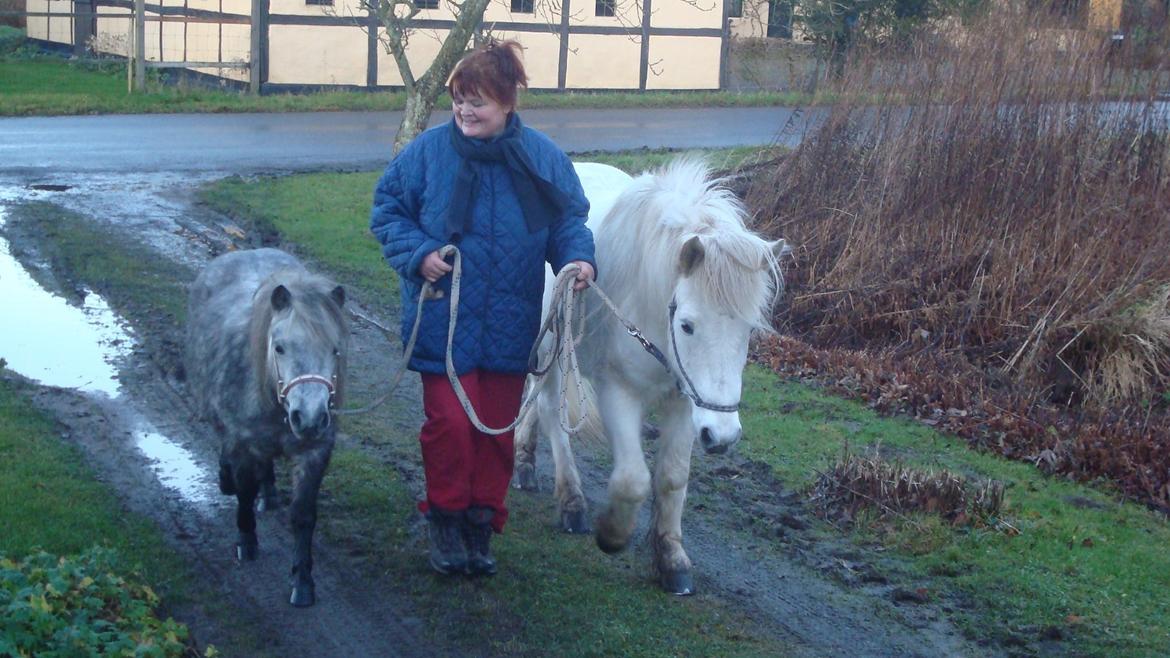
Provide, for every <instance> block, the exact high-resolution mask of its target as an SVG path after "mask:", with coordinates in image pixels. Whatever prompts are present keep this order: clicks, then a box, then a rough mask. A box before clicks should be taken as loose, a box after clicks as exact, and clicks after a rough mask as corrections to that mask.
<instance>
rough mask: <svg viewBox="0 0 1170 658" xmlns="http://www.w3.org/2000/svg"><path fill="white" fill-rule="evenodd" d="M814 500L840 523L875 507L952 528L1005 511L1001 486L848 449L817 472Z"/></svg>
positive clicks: (996, 483)
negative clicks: (924, 516)
mask: <svg viewBox="0 0 1170 658" xmlns="http://www.w3.org/2000/svg"><path fill="white" fill-rule="evenodd" d="M811 497H812V500H813V501H814V502H815V503H816V504H817V506H818V507H819V508H820V509H821V510H822V511H823V512H824V513H826V514H828V515H830V516H834V517H837V518H842V519H844V520H851V519H854V518H856V517H857V514H858V512H859V511H860V510H861V509H863V508H865V509H873V510H876V511H877V512H878V514H879V515H882V516H891V515H893V516H899V517H903V518H905V517H906V515H907V514H909V513H914V512H925V513H928V514H937V515H938V516H940V517H942V518H943V519H945V520H947V521H949V522H950V523H953V524H955V525H960V524H966V523H971V522H977V523H983V522H987V521H988V520H990V519H993V518H994V517H995V516H996V515H998V514H999V513H1000V510H1001V508H1002V507H1003V483H1001V482H995V481H991V480H988V481H984V482H971V481H969V480H967V479H966V478H964V477H961V476H959V475H957V474H955V473H952V472H950V471H948V470H945V469H943V470H939V471H934V470H929V469H920V468H912V467H910V466H907V465H905V464H902V463H900V462H896V461H895V462H890V461H886V460H885V459H882V458H881V457H880V456H879V455H877V454H874V455H871V456H868V457H862V456H858V455H855V454H852V453H850V452H848V451H846V452H845V453H844V454H843V455H842V456H841V457H840V458H839V459H838V460H837V461H836V462H834V463H833V464H832V465H830V467H829V468H828V469H827V470H826V471H825V472H823V473H821V474H820V475H819V476H818V478H817V480H816V482H815V483H814V484H813V487H812V496H811Z"/></svg>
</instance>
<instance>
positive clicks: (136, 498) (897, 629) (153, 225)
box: [0, 177, 999, 656]
mask: <svg viewBox="0 0 1170 658" xmlns="http://www.w3.org/2000/svg"><path fill="white" fill-rule="evenodd" d="M6 182H7V183H11V181H4V180H2V179H0V187H3V186H4V184H5V183H6ZM192 185H193V182H192V181H186V180H177V179H167V178H166V177H158V178H153V179H152V178H149V177H145V178H143V179H141V180H134V181H129V182H128V181H127V180H126V179H125V177H111V178H109V179H99V180H91V181H89V182H88V183H87V184H85V186H84V187H77V188H73V189H71V190H69V191H67V192H63V193H60V194H57V195H51V196H48V197H45V198H46V200H49V201H51V202H52V203H56V204H59V205H60V206H61V207H63V208H67V209H70V210H73V211H76V212H80V213H82V214H84V215H86V216H87V217H90V218H92V219H93V220H94V221H96V222H108V223H109V225H110V226H112V227H114V226H116V227H118V229H119V230H132V231H133V232H134V235H135V236H136V242H138V243H139V244H141V245H142V248H143V249H150V250H152V251H154V252H156V253H159V254H162V255H164V256H167V257H168V258H172V259H174V260H175V261H176V262H180V263H182V264H184V265H186V266H188V267H190V268H191V271H192V272H193V271H194V270H195V268H197V267H199V266H200V265H201V263H202V262H205V261H206V259H207V258H208V257H209V256H210V255H211V254H213V253H215V252H217V251H219V250H221V249H223V248H225V246H226V245H227V244H228V243H229V242H231V241H240V242H241V243H244V244H246V243H247V238H246V236H243V235H241V234H239V233H238V231H237V230H236V229H235V228H234V227H232V226H231V225H230V223H229V222H228V221H227V220H226V219H225V218H223V217H220V216H217V215H214V214H212V213H209V212H208V211H207V210H206V209H203V208H199V207H197V206H196V205H195V204H194V202H193V187H192ZM24 189H26V188H25V187H24V186H23V185H9V187H7V188H6V191H5V193H4V195H3V196H0V203H3V202H4V199H8V200H9V202H10V203H12V202H17V201H19V200H20V199H21V198H22V197H21V194H22V192H21V190H24ZM6 233H12V232H11V231H8V232H6ZM9 240H21V238H19V237H16V238H14V237H12V236H9ZM23 240H26V241H27V242H29V244H22V245H20V246H21V247H22V249H21V251H22V252H23V253H25V254H26V256H25V259H26V260H30V261H35V260H36V257H35V254H36V250H35V244H34V243H35V240H34V239H33V238H31V237H28V238H24V239H23ZM30 264H33V265H35V262H33V263H30ZM46 278H47V279H50V280H51V279H52V278H53V277H52V276H49V277H46ZM76 284H77V282H59V283H58V285H59V286H60V287H61V288H62V289H66V290H68V289H71V288H70V286H76ZM358 310H359V312H360V313H361V315H363V316H365V317H368V318H369V319H371V320H372V321H373V322H367V321H363V320H357V321H355V322H354V323H353V326H354V336H353V339H352V346H353V347H352V350H353V354H354V357H353V358H352V359H351V363H352V364H353V365H352V366H351V384H350V386H351V390H357V387H373V388H377V387H378V385H379V384H380V383H381V382H382V381H384V377H385V375H386V373H389V372H394V371H395V370H396V369H397V367H398V363H397V359H396V358H395V357H394V356H393V350H388V349H386V337H385V336H384V335H383V332H382V331H381V330H379V329H378V325H381V326H383V327H394V326H396V323H395V321H394V318H389V317H380V316H379V314H378V313H377V312H374V311H371V310H370V309H367V308H361V306H360V299H359V305H358ZM130 321H131V322H132V323H133V324H134V331H135V332H136V333H137V334H139V336H137V338H138V339H139V341H140V344H142V345H145V346H151V345H156V346H157V345H167V344H177V341H176V340H175V339H174V337H170V338H168V337H166V336H158V335H153V336H151V334H152V332H153V333H155V334H157V333H158V332H160V331H173V330H174V329H173V327H170V328H162V325H155V324H153V323H152V322H151V321H150V319H149V318H130ZM175 359H176V355H174V354H158V353H151V350H150V349H140V350H136V351H134V352H133V353H132V354H131V356H130V357H129V358H128V359H126V362H125V363H123V364H121V368H120V371H119V380H120V384H121V394H120V395H119V396H117V397H116V398H115V399H109V398H105V397H104V396H90V395H85V394H79V393H77V392H74V391H70V390H65V389H56V388H49V387H43V388H41V389H40V390H39V392H38V393H37V395H36V401H37V404H38V405H39V406H41V407H42V408H44V409H47V410H48V411H50V412H51V413H52V414H53V415H54V416H56V417H57V418H58V419H59V420H60V421H61V422H62V423H63V425H64V426H65V427H66V428H67V435H68V437H69V438H70V440H72V441H74V442H76V443H77V444H79V445H80V446H82V447H83V448H84V450H85V452H86V454H87V455H88V456H89V458H90V461H91V462H92V463H93V464H94V465H95V466H96V468H97V470H98V472H99V473H100V475H101V477H102V478H103V479H104V480H106V481H107V482H109V483H110V484H111V485H112V486H113V487H114V488H115V489H116V490H117V491H118V492H119V495H120V496H121V497H122V498H123V500H124V501H125V504H126V506H127V508H128V509H130V510H132V511H134V512H138V513H141V514H143V515H146V516H148V517H149V518H152V519H154V520H155V521H156V522H157V523H158V525H159V527H161V528H162V529H163V531H164V533H165V535H166V536H167V537H168V539H169V541H170V543H171V545H172V546H174V547H175V548H176V549H177V550H178V551H179V552H180V554H182V555H184V556H186V557H187V558H188V559H189V560H190V562H191V564H192V565H194V570H195V572H196V573H198V574H199V580H200V582H201V583H202V585H204V586H205V588H206V590H207V592H209V593H210V596H204V597H198V601H197V602H195V603H192V604H189V605H186V607H184V608H181V609H178V610H176V611H175V613H176V616H178V617H180V618H181V619H182V620H183V621H185V622H186V623H188V624H189V625H190V626H191V627H192V630H193V633H194V635H195V636H196V637H197V638H198V640H199V643H200V644H207V643H211V644H215V645H217V647H218V648H219V649H220V650H221V652H223V653H224V654H225V655H255V654H257V653H264V654H269V655H274V656H294V655H297V656H364V655H371V656H372V655H378V656H385V655H401V656H429V655H451V654H454V653H456V652H455V651H454V650H453V649H451V648H449V647H443V646H437V645H435V644H434V643H433V642H432V641H431V640H429V639H426V638H428V637H429V636H428V634H427V633H425V631H424V627H423V625H424V624H425V623H426V620H429V619H431V614H430V611H426V610H418V609H415V607H414V606H415V604H414V602H413V601H412V600H411V598H410V597H409V595H408V593H406V592H402V591H400V590H399V589H396V587H395V583H394V582H388V579H386V578H385V577H381V576H379V574H377V573H372V572H371V571H372V570H371V569H370V568H369V567H368V565H367V563H366V561H365V560H363V559H362V558H361V556H355V555H351V554H349V552H348V551H347V550H346V549H345V548H344V547H342V546H334V545H331V544H330V542H329V541H327V540H326V539H325V538H324V537H322V536H321V533H318V535H317V537H316V544H315V560H316V566H315V568H314V577H315V578H316V579H317V594H318V599H319V602H318V604H317V605H316V606H315V607H313V608H311V609H308V610H300V609H294V608H292V607H290V606H289V605H288V603H287V601H286V598H287V595H288V586H287V575H288V568H289V565H290V564H291V561H292V558H291V552H290V546H291V542H290V541H289V533H288V531H287V524H286V523H285V515H284V510H277V511H276V512H273V513H267V514H264V515H262V517H261V519H260V527H259V529H258V532H259V536H260V542H261V558H260V559H259V560H258V561H256V562H254V563H249V564H244V565H240V564H237V563H236V561H235V559H234V551H233V550H232V546H233V544H234V541H235V530H234V522H233V519H234V502H233V501H232V500H231V499H228V498H226V497H222V496H220V495H219V494H218V492H217V491H216V489H215V486H214V482H213V477H214V473H215V469H214V468H213V465H214V464H215V456H216V454H217V443H216V439H215V438H214V437H213V436H212V433H211V431H210V429H209V428H208V427H206V426H204V425H203V424H201V423H198V422H195V421H194V420H193V419H192V414H191V410H190V407H189V406H188V405H187V404H186V399H187V396H186V392H185V390H184V386H183V383H182V382H181V380H180V379H179V378H178V377H177V376H176V372H177V369H176V367H175V363H174V361H175ZM396 397H397V398H398V399H397V400H396V401H395V403H394V404H391V405H387V407H386V409H385V410H384V411H383V412H382V413H381V414H380V416H379V421H380V422H386V423H390V424H392V425H393V426H395V427H397V428H399V429H405V430H406V431H414V430H415V429H416V428H417V426H418V423H419V421H420V419H421V416H420V413H419V411H418V409H419V408H420V405H419V404H418V399H419V392H418V385H417V382H415V381H411V378H409V377H408V378H407V381H406V382H404V386H403V389H402V392H401V394H400V395H398V396H396ZM144 426H145V427H149V428H152V429H153V431H154V432H157V433H158V434H161V435H165V436H166V437H167V438H168V439H169V440H170V441H171V442H173V443H175V444H177V445H179V446H181V447H183V448H185V449H186V450H187V451H188V452H189V453H190V454H191V455H192V456H193V459H194V461H195V462H196V465H197V466H196V468H197V469H198V470H199V471H200V473H201V477H200V478H199V481H200V482H201V484H199V485H198V487H200V488H201V491H202V492H203V493H202V494H199V495H194V494H190V493H188V494H186V495H180V494H179V493H176V491H175V489H174V488H172V487H168V486H166V485H164V484H163V483H162V482H161V481H160V476H159V474H158V473H157V472H156V471H157V468H156V467H157V464H154V463H152V459H151V458H150V457H149V456H147V454H146V453H144V452H143V451H142V450H141V449H139V448H138V447H137V443H138V442H139V441H140V440H141V437H142V435H143V434H144V430H143V427H144ZM146 433H149V432H146ZM747 440H750V437H749V438H748V439H747ZM340 441H341V443H342V444H344V445H348V446H349V447H354V448H359V449H364V448H369V450H368V452H371V454H378V453H377V451H376V450H375V449H374V448H372V447H370V446H363V445H361V442H360V441H358V440H357V439H354V438H353V437H350V436H347V435H343V436H342V437H341V438H340ZM652 447H653V444H652V442H650V443H649V444H648V449H652ZM577 452H578V455H579V466H580V467H581V475H582V479H583V484H584V487H585V491H586V495H587V497H588V498H589V499H590V503H591V505H592V507H593V509H595V510H596V509H599V508H600V505H601V504H602V502H603V499H604V495H605V479H606V476H607V471H606V467H605V465H604V461H605V458H604V452H603V451H602V450H599V449H598V448H597V447H593V446H581V447H580V448H579V449H578V451H577ZM383 459H386V458H385V457H384V456H383ZM537 460H538V480H539V482H540V484H541V487H542V491H543V492H542V493H525V492H518V491H514V492H512V494H510V495H513V496H523V495H551V494H550V493H548V492H550V491H551V490H552V469H551V455H550V454H549V450H548V447H547V445H546V444H542V445H541V447H540V450H539V452H538V455H537ZM387 467H388V468H398V469H399V470H404V469H405V470H406V471H412V470H415V469H416V467H415V466H414V465H409V464H407V465H403V464H387ZM417 480H418V478H417V477H416V478H415V483H414V484H413V485H412V486H416V487H417V486H418V482H417ZM193 496H194V497H193ZM645 507H648V506H645ZM808 514H809V513H808V511H807V510H805V509H804V508H803V504H802V502H801V496H799V495H798V494H797V493H796V492H793V491H790V490H787V489H786V488H785V487H784V486H783V483H781V482H777V481H776V480H775V478H774V477H773V476H772V474H771V470H770V468H768V467H766V466H764V465H761V464H754V463H751V462H749V461H747V460H745V459H743V458H741V457H736V456H734V455H732V456H725V457H718V458H711V457H707V456H702V455H696V457H695V459H694V475H693V477H692V486H691V497H690V500H689V502H688V510H687V512H686V514H685V516H684V520H683V524H684V533H685V535H686V536H685V544H686V546H687V549H688V552H689V553H690V555H691V557H692V559H693V560H694V562H695V567H696V578H697V585H698V587H699V589H700V594H699V596H700V597H703V596H711V597H717V598H718V599H720V600H721V601H722V602H723V603H724V604H726V605H729V606H731V607H732V608H733V609H734V610H736V611H737V612H738V613H740V614H742V616H743V617H744V618H745V619H747V620H750V622H751V625H752V627H753V628H754V629H756V630H758V632H759V633H760V634H762V635H770V636H774V637H775V638H777V639H780V640H782V641H784V643H785V644H786V645H787V646H789V647H791V649H792V653H793V654H795V655H808V656H846V655H864V656H941V655H946V656H953V655H980V656H983V655H995V654H997V653H999V652H998V651H997V650H996V649H995V648H993V647H986V646H977V645H976V644H975V643H973V642H971V641H969V640H968V639H966V638H964V637H963V635H962V634H961V633H959V632H958V631H957V630H956V629H955V628H954V627H953V626H952V625H951V624H950V623H948V621H947V619H946V614H945V609H944V608H943V605H942V604H939V603H937V602H935V603H921V604H915V603H907V602H906V601H905V599H904V598H902V597H899V596H898V592H900V591H904V590H906V589H907V588H908V589H910V590H913V589H914V588H915V587H916V586H917V585H918V584H917V583H914V582H906V581H904V580H903V577H902V576H900V575H899V573H898V571H897V569H896V567H894V566H889V565H886V564H885V563H884V562H883V559H882V558H881V557H880V556H876V555H866V554H862V553H859V552H858V550H857V549H855V548H852V547H850V545H849V544H848V542H846V541H845V540H842V539H834V538H831V537H830V538H826V537H825V536H824V535H823V534H817V533H816V532H815V531H813V530H811V529H810V525H809V524H808V523H807V522H806V521H805V519H806V518H807V516H808ZM648 518H649V512H648V509H644V510H643V518H642V521H641V524H642V528H641V529H640V531H639V532H640V533H644V530H645V527H646V526H647V524H648ZM416 531H417V528H416ZM563 540H564V541H591V539H590V538H585V537H564V538H563ZM643 544H644V542H643ZM634 550H635V551H637V550H640V549H639V548H637V547H635V549H634ZM664 596H665V595H664ZM219 597H222V600H223V601H225V602H226V607H227V609H228V610H227V613H226V615H225V614H224V613H223V612H222V611H217V610H214V609H213V608H214V607H215V601H216V600H218V599H219ZM225 616H226V617H228V619H226V620H225ZM241 628H244V629H247V630H246V633H247V634H248V635H249V636H250V637H251V638H253V640H252V645H249V646H245V645H244V644H241V642H240V632H241V631H240V629H241ZM233 629H234V630H233Z"/></svg>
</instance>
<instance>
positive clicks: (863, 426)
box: [741, 366, 1170, 656]
mask: <svg viewBox="0 0 1170 658" xmlns="http://www.w3.org/2000/svg"><path fill="white" fill-rule="evenodd" d="M744 407H745V411H746V413H743V414H742V418H743V423H744V434H745V440H744V442H743V444H742V448H741V450H743V452H744V453H746V454H747V455H748V456H750V457H753V458H755V459H760V460H763V461H766V462H767V463H769V464H771V465H772V467H773V468H774V469H775V471H776V473H777V475H778V476H779V477H780V478H781V479H783V480H784V481H785V482H786V483H787V484H788V485H789V486H794V487H807V486H808V485H810V484H811V483H812V482H813V480H814V479H815V477H816V473H817V472H818V470H820V471H823V470H825V467H826V466H827V465H828V464H829V463H830V462H831V460H833V459H835V458H836V457H838V456H839V455H840V454H841V452H842V448H843V446H844V445H845V444H848V445H849V446H850V447H851V450H853V451H854V452H855V453H859V452H864V451H867V450H869V451H872V450H873V449H874V448H876V447H878V446H880V450H881V453H882V454H889V455H893V456H896V457H891V458H897V459H901V460H902V461H903V462H904V463H906V464H908V465H914V466H919V467H923V468H931V469H935V470H938V469H944V468H945V469H948V470H950V471H952V472H956V473H959V474H962V475H964V476H965V477H969V478H987V479H994V480H998V481H1001V482H1004V483H1006V484H1007V485H1008V488H1007V494H1006V509H1005V510H1004V514H1003V518H1004V520H1006V521H1008V522H1009V523H1010V524H1011V525H1012V526H1014V527H1015V528H1017V529H1018V530H1019V534H1013V533H1009V532H1003V531H997V530H993V529H990V528H980V527H975V528H971V527H962V528H951V527H948V526H946V525H944V524H942V523H940V522H939V521H938V519H937V518H932V517H928V516H914V517H912V518H910V519H906V520H900V521H898V520H896V521H893V522H891V521H888V520H887V521H879V520H877V519H874V518H869V519H866V520H864V521H863V522H862V523H860V524H858V528H857V530H856V533H855V537H856V539H857V540H858V541H859V542H862V543H866V544H880V545H883V546H887V547H891V548H893V549H894V550H895V551H897V553H898V554H899V555H901V556H903V557H905V558H906V559H907V560H909V562H908V564H909V565H910V568H911V569H912V570H913V571H915V572H917V573H918V574H920V575H921V576H922V577H923V578H928V577H933V578H935V579H936V580H937V581H939V582H941V586H942V587H944V588H945V590H944V592H942V595H943V596H945V597H946V598H949V599H951V600H956V601H961V602H963V606H964V607H962V608H961V612H960V614H959V620H960V621H961V622H962V623H963V624H964V625H965V627H966V628H967V629H968V630H969V631H970V632H972V633H973V634H978V635H986V634H987V633H988V632H991V633H992V636H993V637H997V639H1000V640H1004V639H1007V638H1008V637H1009V636H1010V635H1021V636H1025V637H1029V636H1030V637H1029V639H1035V636H1037V635H1038V634H1039V633H1040V632H1041V631H1042V630H1043V629H1046V628H1056V629H1060V630H1061V632H1062V633H1063V634H1064V637H1065V639H1066V640H1068V641H1069V644H1068V645H1067V646H1068V647H1069V648H1074V650H1075V652H1076V653H1077V654H1079V655H1131V656H1135V655H1136V656H1142V655H1148V656H1156V655H1166V654H1167V653H1170V630H1168V629H1170V625H1168V624H1167V622H1168V621H1170V597H1167V596H1166V592H1167V591H1170V551H1167V550H1166V547H1167V546H1170V525H1168V524H1167V520H1166V518H1165V517H1163V516H1160V515H1158V514H1155V513H1153V512H1150V511H1147V510H1146V509H1144V508H1142V507H1139V506H1137V505H1134V504H1132V503H1125V502H1121V501H1118V500H1115V499H1114V498H1113V497H1112V496H1110V495H1109V494H1108V493H1105V492H1103V491H1100V490H1097V489H1093V488H1091V487H1086V486H1083V485H1078V484H1074V483H1070V482H1067V481H1065V480H1060V479H1054V478H1050V477H1047V476H1045V475H1044V474H1042V473H1041V472H1039V471H1038V470H1037V469H1035V468H1033V467H1031V466H1029V465H1027V464H1023V463H1020V462H1017V461H1006V460H1004V459H1000V458H996V457H993V456H990V455H987V454H984V453H980V452H976V451H973V450H971V449H969V448H968V447H967V446H966V444H965V443H963V442H962V441H960V440H958V439H955V438H953V437H948V436H944V435H942V434H939V433H937V432H935V431H933V430H931V429H930V428H928V427H926V426H924V425H922V424H920V423H917V422H914V421H912V420H909V419H905V418H883V417H879V416H877V415H876V414H875V413H874V412H872V411H871V410H869V409H867V408H865V407H864V406H862V405H860V404H858V403H855V402H851V401H846V400H841V399H838V398H833V397H828V396H826V395H823V394H821V393H819V392H817V391H816V390H814V389H811V388H808V387H806V386H802V385H798V384H794V383H789V382H783V381H780V380H779V379H778V378H777V377H776V376H775V375H773V374H772V373H770V372H768V371H766V370H765V369H763V368H761V367H758V366H753V367H750V368H749V369H748V372H747V376H746V378H745V391H744ZM870 454H872V453H870ZM1008 641H1010V640H1008Z"/></svg>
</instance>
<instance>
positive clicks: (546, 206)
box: [446, 112, 569, 243]
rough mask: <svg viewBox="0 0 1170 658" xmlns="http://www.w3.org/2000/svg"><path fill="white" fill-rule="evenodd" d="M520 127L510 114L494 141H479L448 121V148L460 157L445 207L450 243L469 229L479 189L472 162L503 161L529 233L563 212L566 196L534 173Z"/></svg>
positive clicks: (567, 199)
mask: <svg viewBox="0 0 1170 658" xmlns="http://www.w3.org/2000/svg"><path fill="white" fill-rule="evenodd" d="M523 128H524V126H523V124H521V123H520V117H519V116H517V115H516V113H515V112H513V113H512V114H511V115H510V116H509V117H508V123H507V124H506V125H505V126H504V132H502V133H500V134H499V135H498V136H497V137H495V138H493V139H490V140H482V139H474V138H471V137H468V136H466V135H464V134H463V131H462V130H460V129H459V126H458V125H457V124H456V123H455V119H451V146H453V147H454V148H455V152H456V153H458V154H459V171H458V172H457V173H456V174H455V189H454V190H453V191H452V192H451V203H450V205H449V206H448V207H447V226H446V228H447V237H448V239H449V240H450V241H451V242H453V243H454V242H458V241H459V240H461V239H462V238H463V236H464V235H466V234H467V232H468V231H470V230H471V214H472V213H471V209H472V205H473V204H474V202H475V193H476V190H478V189H479V174H478V173H477V172H476V171H475V169H474V168H473V167H472V166H471V162H472V161H473V160H478V161H480V162H502V163H504V165H505V166H506V167H507V168H508V174H509V175H510V176H511V178H512V187H514V188H515V189H516V197H517V198H518V199H519V201H520V209H521V210H522V211H523V212H524V223H525V224H526V225H527V227H528V232H529V233H535V232H537V231H539V230H540V229H542V228H546V227H548V226H550V225H552V224H553V223H555V222H556V221H557V220H559V219H560V218H561V216H562V215H563V214H564V213H565V209H566V208H568V206H569V197H568V196H566V195H565V193H564V192H562V191H561V190H560V189H558V188H557V187H556V186H555V185H553V184H552V183H551V182H549V181H547V180H545V179H544V178H541V177H540V174H538V173H536V167H535V166H533V164H532V159H531V158H530V157H528V152H527V151H525V150H524V144H523V142H522V141H521V139H520V134H521V131H522V130H523Z"/></svg>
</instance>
